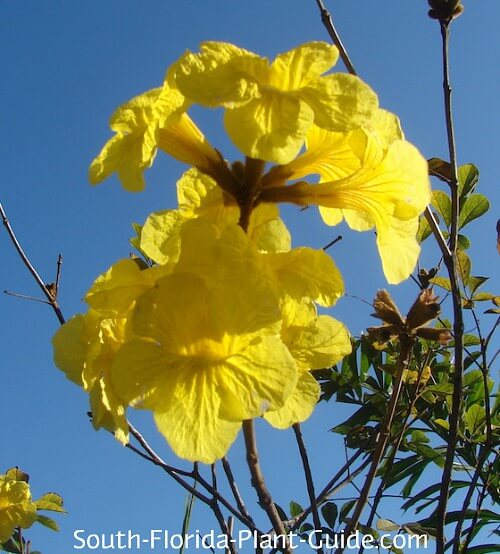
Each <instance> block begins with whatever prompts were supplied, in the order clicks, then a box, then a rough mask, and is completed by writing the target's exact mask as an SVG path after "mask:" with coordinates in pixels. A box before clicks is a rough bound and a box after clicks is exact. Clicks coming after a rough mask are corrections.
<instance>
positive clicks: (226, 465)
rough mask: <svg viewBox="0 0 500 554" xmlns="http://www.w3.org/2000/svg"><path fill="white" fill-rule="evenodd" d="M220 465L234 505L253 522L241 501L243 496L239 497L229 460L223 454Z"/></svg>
mask: <svg viewBox="0 0 500 554" xmlns="http://www.w3.org/2000/svg"><path fill="white" fill-rule="evenodd" d="M222 467H223V468H224V473H225V474H226V477H227V482H228V483H229V487H230V489H231V492H232V493H233V497H234V500H235V501H236V505H237V506H238V509H239V510H240V512H241V513H242V514H243V515H244V516H245V517H247V518H248V520H249V521H252V522H253V518H252V516H251V515H250V513H249V512H248V510H247V507H246V506H245V503H244V502H243V498H242V497H241V494H240V491H239V489H238V486H237V484H236V480H235V478H234V475H233V470H232V469H231V465H230V463H229V460H228V459H227V458H226V457H225V456H224V458H222Z"/></svg>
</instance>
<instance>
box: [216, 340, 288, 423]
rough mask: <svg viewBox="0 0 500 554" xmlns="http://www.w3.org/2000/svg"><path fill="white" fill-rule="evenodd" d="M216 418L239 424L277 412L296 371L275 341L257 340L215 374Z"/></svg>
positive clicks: (283, 401)
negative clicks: (217, 407)
mask: <svg viewBox="0 0 500 554" xmlns="http://www.w3.org/2000/svg"><path fill="white" fill-rule="evenodd" d="M216 378H217V383H218V385H219V386H220V392H219V395H220V397H221V399H222V403H221V408H220V415H221V417H223V418H224V419H227V420H230V421H242V420H244V419H252V418H254V417H257V416H260V415H262V413H263V412H265V411H267V410H274V409H277V408H280V407H281V406H283V404H284V403H285V401H286V399H287V398H288V397H289V396H290V394H291V393H292V391H293V389H294V388H295V383H296V382H297V369H296V366H295V362H294V360H293V358H292V357H291V355H290V353H289V351H288V349H287V348H286V347H285V345H284V344H283V343H282V342H281V340H280V339H279V338H277V337H262V338H258V339H256V340H255V341H253V342H252V343H250V344H249V345H248V346H246V347H244V348H242V349H241V350H240V351H239V352H238V353H236V354H234V355H233V356H230V357H228V358H227V359H226V360H225V361H224V363H223V364H221V365H220V367H219V368H218V371H217V376H216Z"/></svg>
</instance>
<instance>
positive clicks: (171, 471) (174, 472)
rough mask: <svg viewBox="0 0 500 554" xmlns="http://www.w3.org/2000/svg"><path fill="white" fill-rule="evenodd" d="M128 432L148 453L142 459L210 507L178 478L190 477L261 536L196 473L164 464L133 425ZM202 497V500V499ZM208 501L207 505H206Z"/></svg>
mask: <svg viewBox="0 0 500 554" xmlns="http://www.w3.org/2000/svg"><path fill="white" fill-rule="evenodd" d="M129 430H130V434H131V435H132V436H133V437H134V438H135V439H136V440H137V442H139V444H140V445H141V446H142V447H143V448H144V450H145V451H146V452H147V453H148V455H149V458H147V457H146V456H144V455H142V457H143V458H145V459H149V461H151V462H152V463H154V464H155V465H157V466H158V467H160V468H161V469H163V470H164V471H165V472H166V473H167V474H168V475H170V476H171V477H172V478H173V479H174V480H175V481H177V483H179V484H180V485H181V486H182V487H183V488H185V489H186V490H187V491H188V492H191V493H192V494H193V495H194V496H196V498H198V499H199V500H201V501H202V502H203V503H205V504H207V505H208V506H211V500H210V499H209V498H208V497H206V496H204V495H203V494H201V493H200V492H199V491H197V490H196V489H194V488H193V487H191V485H189V484H188V483H186V482H185V481H184V479H182V478H181V477H180V476H181V475H182V476H184V477H191V478H192V479H196V481H198V483H200V485H201V486H202V487H204V488H205V489H206V490H207V491H208V492H209V493H210V494H212V495H215V496H216V497H217V500H218V501H219V502H220V503H221V504H222V505H223V506H224V507H225V508H226V509H227V510H228V511H229V512H231V513H232V514H233V515H234V516H235V517H236V518H237V519H238V520H239V521H241V523H243V524H244V525H246V526H247V527H248V528H249V529H251V530H252V531H255V532H256V533H257V534H259V535H262V534H263V532H262V531H260V530H259V529H258V528H257V527H256V526H255V524H254V523H253V521H250V520H249V519H248V518H246V517H245V516H244V515H243V514H241V513H240V512H239V511H238V510H237V509H236V508H235V507H234V506H233V505H232V504H231V503H230V502H229V501H228V500H226V499H225V498H224V497H223V496H222V495H221V494H219V493H218V492H217V491H214V490H213V488H212V486H211V485H210V483H207V481H206V480H205V479H203V477H201V475H200V474H199V473H198V472H196V473H195V472H192V471H185V470H181V469H178V468H175V467H172V466H169V465H168V464H166V463H165V462H164V461H163V460H162V459H161V458H160V457H159V456H158V454H156V452H155V451H154V450H153V449H152V448H151V446H150V445H149V444H148V442H147V441H146V439H144V437H143V436H142V435H141V434H140V433H139V431H137V429H135V427H134V426H133V425H131V424H130V423H129ZM129 449H130V450H132V451H133V452H136V453H138V452H137V449H135V448H134V447H129ZM202 497H203V498H202ZM207 500H208V503H207Z"/></svg>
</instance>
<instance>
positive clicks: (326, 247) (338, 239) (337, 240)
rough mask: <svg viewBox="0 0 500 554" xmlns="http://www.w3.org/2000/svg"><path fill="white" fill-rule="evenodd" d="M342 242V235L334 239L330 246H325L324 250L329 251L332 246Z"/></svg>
mask: <svg viewBox="0 0 500 554" xmlns="http://www.w3.org/2000/svg"><path fill="white" fill-rule="evenodd" d="M340 240H342V235H339V236H338V237H336V238H334V239H333V240H331V241H330V242H329V243H328V244H326V245H325V246H323V248H322V250H328V249H329V248H330V246H333V245H334V244H336V243H337V242H339V241H340Z"/></svg>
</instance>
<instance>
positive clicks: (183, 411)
mask: <svg viewBox="0 0 500 554" xmlns="http://www.w3.org/2000/svg"><path fill="white" fill-rule="evenodd" d="M206 392H207V391H206V388H205V387H204V386H200V383H199V382H197V380H196V379H193V380H192V382H191V383H189V384H186V387H185V388H184V390H183V393H182V394H181V395H180V397H179V399H176V400H175V402H174V403H173V404H172V406H171V407H170V409H169V410H168V411H167V412H163V413H159V412H155V414H154V418H155V422H156V425H157V427H158V430H159V431H160V433H161V434H162V435H163V436H164V437H165V438H166V440H167V441H168V443H169V444H170V446H171V447H172V450H173V451H174V452H175V454H177V456H179V457H181V458H184V459H186V460H190V461H193V462H202V463H206V464H212V463H214V462H215V461H217V460H218V459H220V458H222V457H223V456H225V455H226V454H227V451H228V450H229V448H230V446H231V444H232V443H233V442H234V440H235V439H236V436H237V434H238V431H239V429H240V427H241V423H236V422H231V421H225V420H223V419H221V418H219V417H218V416H217V408H218V405H217V402H216V401H215V398H216V397H214V396H213V395H211V394H206Z"/></svg>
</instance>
